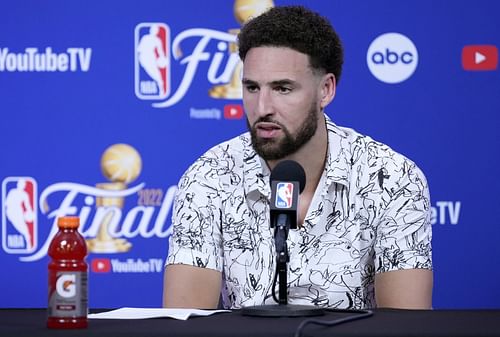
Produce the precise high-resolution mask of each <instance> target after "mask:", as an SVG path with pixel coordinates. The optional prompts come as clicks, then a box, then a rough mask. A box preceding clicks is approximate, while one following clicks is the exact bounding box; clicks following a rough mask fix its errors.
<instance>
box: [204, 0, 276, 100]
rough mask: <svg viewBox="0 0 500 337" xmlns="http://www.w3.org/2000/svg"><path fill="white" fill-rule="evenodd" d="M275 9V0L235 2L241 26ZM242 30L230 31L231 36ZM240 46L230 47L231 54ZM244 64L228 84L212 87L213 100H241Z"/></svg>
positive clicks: (233, 44)
mask: <svg viewBox="0 0 500 337" xmlns="http://www.w3.org/2000/svg"><path fill="white" fill-rule="evenodd" d="M271 7H274V3H273V0H235V1H234V17H235V18H236V21H238V23H239V24H240V25H242V24H244V23H245V22H247V21H248V20H249V19H251V18H253V17H255V16H258V15H260V14H262V13H264V12H265V11H266V10H267V9H269V8H271ZM239 31H240V29H239V28H237V29H229V30H228V32H229V34H233V35H238V33H239ZM237 52H238V45H237V44H236V43H235V42H233V43H231V44H230V45H229V53H237ZM242 68H243V64H242V63H241V61H240V62H238V64H237V65H236V67H235V68H234V71H233V73H232V75H231V81H230V82H229V83H228V84H221V85H216V86H214V87H212V88H211V89H210V90H209V91H208V93H209V95H210V96H211V97H213V98H228V99H240V98H241V95H242V87H241V78H240V76H241V72H242Z"/></svg>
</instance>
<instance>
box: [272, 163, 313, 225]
mask: <svg viewBox="0 0 500 337" xmlns="http://www.w3.org/2000/svg"><path fill="white" fill-rule="evenodd" d="M270 182H271V205H270V213H271V214H270V215H271V216H270V220H271V228H275V227H276V224H277V221H280V222H283V221H287V224H286V226H287V228H292V229H296V228H297V209H298V203H299V194H300V193H302V191H303V190H304V187H305V186H306V173H305V171H304V169H303V168H302V166H301V165H300V164H299V163H297V162H296V161H293V160H285V161H282V162H280V163H279V164H278V165H276V167H275V168H274V169H273V170H272V171H271V177H270ZM280 215H281V217H280Z"/></svg>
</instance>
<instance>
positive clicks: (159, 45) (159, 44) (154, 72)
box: [135, 23, 170, 100]
mask: <svg viewBox="0 0 500 337" xmlns="http://www.w3.org/2000/svg"><path fill="white" fill-rule="evenodd" d="M169 48H170V31H169V28H168V26H167V25H165V24H164V23H140V24H138V25H137V26H136V27H135V94H136V96H137V97H139V98H140V99H156V100H158V99H164V98H166V97H167V96H168V95H169V94H170V50H169Z"/></svg>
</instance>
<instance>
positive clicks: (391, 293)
mask: <svg viewBox="0 0 500 337" xmlns="http://www.w3.org/2000/svg"><path fill="white" fill-rule="evenodd" d="M432 283H433V276H432V271H431V270H429V269H406V270H394V271H388V272H385V273H379V274H377V275H375V298H376V301H377V307H379V308H381V307H386V308H401V309H432Z"/></svg>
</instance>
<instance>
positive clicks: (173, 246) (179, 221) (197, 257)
mask: <svg viewBox="0 0 500 337" xmlns="http://www.w3.org/2000/svg"><path fill="white" fill-rule="evenodd" d="M222 193H224V190H223V188H222V187H221V183H220V179H219V174H218V172H217V164H216V159H214V158H211V157H209V156H206V155H205V156H202V157H200V158H199V159H198V160H197V161H196V162H195V163H194V164H193V165H191V167H190V168H189V169H188V170H187V171H186V173H185V174H184V175H183V176H182V178H181V180H180V181H179V185H178V191H177V194H176V198H175V203H174V211H173V214H172V236H171V237H170V239H169V250H168V257H167V262H166V264H187V265H192V266H197V267H202V268H210V269H214V270H217V271H222V242H221V215H220V209H221V200H223V198H222Z"/></svg>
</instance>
